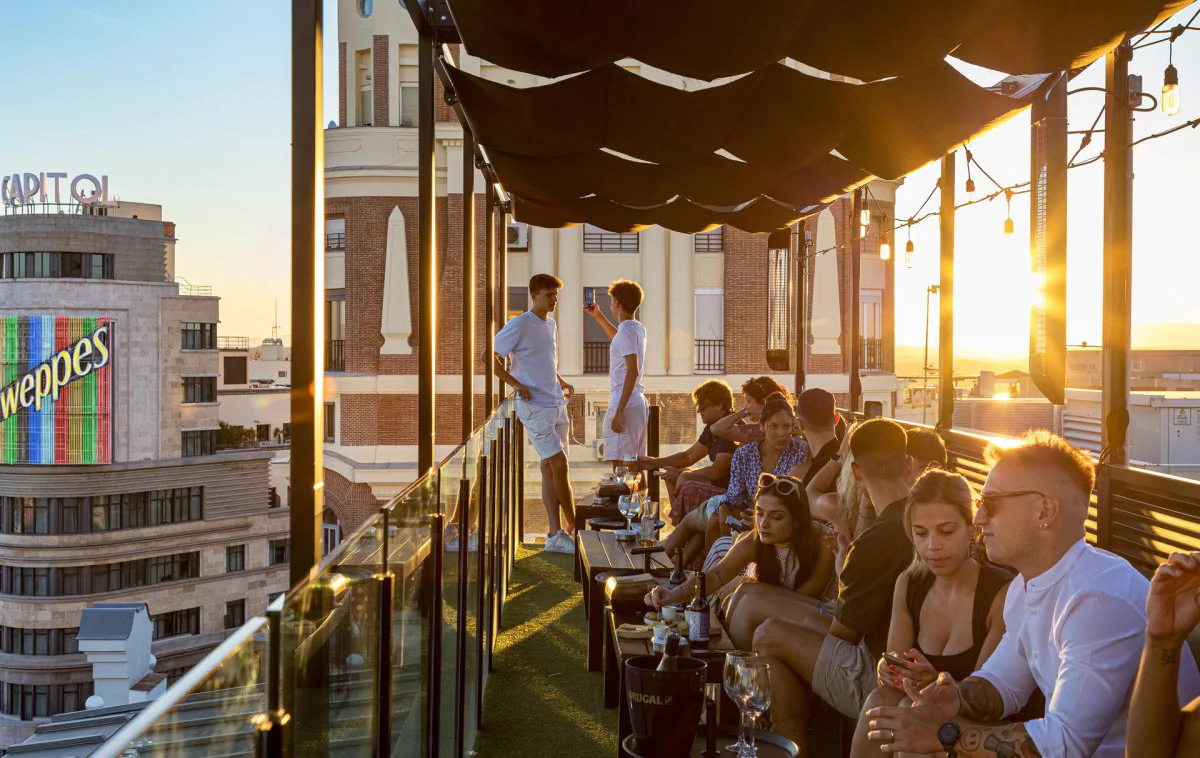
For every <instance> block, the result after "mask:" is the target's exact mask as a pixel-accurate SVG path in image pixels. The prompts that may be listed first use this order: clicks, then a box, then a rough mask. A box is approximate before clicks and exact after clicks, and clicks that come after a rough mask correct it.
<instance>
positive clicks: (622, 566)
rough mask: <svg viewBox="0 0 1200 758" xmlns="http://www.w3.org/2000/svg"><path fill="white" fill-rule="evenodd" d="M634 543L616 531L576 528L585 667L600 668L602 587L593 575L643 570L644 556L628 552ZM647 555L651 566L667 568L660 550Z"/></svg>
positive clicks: (601, 656) (602, 637) (594, 669)
mask: <svg viewBox="0 0 1200 758" xmlns="http://www.w3.org/2000/svg"><path fill="white" fill-rule="evenodd" d="M636 547H637V542H635V541H631V542H621V541H618V540H617V535H616V533H615V532H609V531H603V532H595V531H591V530H587V531H582V530H576V531H575V576H576V577H577V578H579V579H580V580H581V581H582V583H583V614H584V617H585V618H586V619H587V622H588V641H587V669H588V671H599V670H600V668H601V664H602V663H603V655H604V605H605V602H604V600H605V598H604V588H603V587H600V586H598V585H597V583H596V577H598V576H599V575H600V574H604V573H618V574H637V573H641V572H642V571H644V570H645V568H646V561H645V556H641V555H630V554H629V551H630V550H632V549H633V548H636ZM650 558H651V562H650V565H651V568H666V569H669V568H670V564H668V563H667V562H666V561H664V560H663V558H662V553H658V554H655V555H652V556H650Z"/></svg>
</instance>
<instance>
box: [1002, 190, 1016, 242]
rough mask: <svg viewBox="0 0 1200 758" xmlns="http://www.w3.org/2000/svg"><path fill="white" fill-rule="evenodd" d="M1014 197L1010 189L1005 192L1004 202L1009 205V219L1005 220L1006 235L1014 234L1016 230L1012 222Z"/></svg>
mask: <svg viewBox="0 0 1200 758" xmlns="http://www.w3.org/2000/svg"><path fill="white" fill-rule="evenodd" d="M1012 196H1013V191H1012V190H1010V189H1006V190H1004V202H1005V203H1007V204H1008V218H1006V219H1004V233H1005V234H1012V233H1013V232H1014V231H1015V229H1014V227H1013V220H1012Z"/></svg>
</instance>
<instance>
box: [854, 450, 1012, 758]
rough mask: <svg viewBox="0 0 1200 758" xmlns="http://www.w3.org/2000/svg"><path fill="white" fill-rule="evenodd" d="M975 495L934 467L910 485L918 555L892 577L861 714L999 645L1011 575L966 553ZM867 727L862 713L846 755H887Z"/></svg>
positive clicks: (961, 669) (909, 521) (908, 524)
mask: <svg viewBox="0 0 1200 758" xmlns="http://www.w3.org/2000/svg"><path fill="white" fill-rule="evenodd" d="M972 500H973V498H972V494H971V487H970V485H968V484H967V480H966V479H964V478H963V477H962V476H961V475H959V474H952V473H949V472H947V471H942V470H938V469H934V470H930V471H927V472H926V473H925V474H924V475H923V476H922V477H921V478H920V479H918V480H917V482H916V484H914V485H913V488H912V492H911V494H910V495H909V498H908V504H907V505H906V506H905V510H904V526H905V530H906V531H907V532H908V537H909V539H910V540H912V543H913V546H914V547H915V548H916V558H915V560H914V561H913V565H912V566H911V567H910V568H909V569H908V570H907V571H906V572H904V573H903V574H901V575H900V578H899V580H898V581H897V582H896V590H895V594H894V596H893V598H892V622H891V627H890V628H889V630H888V648H887V649H888V652H885V653H884V657H883V658H881V659H880V661H879V664H878V668H877V670H876V671H877V674H878V677H879V687H878V688H877V689H876V690H875V691H874V692H872V693H871V694H870V696H868V697H867V702H866V704H865V705H864V706H863V711H862V712H863V714H866V713H867V711H870V710H871V709H872V708H876V707H879V706H883V705H897V704H900V703H901V702H902V701H904V700H906V699H907V698H909V697H911V695H912V694H914V693H916V692H918V691H920V690H921V688H923V687H925V686H926V685H928V684H930V683H931V682H933V681H934V680H935V679H937V676H938V673H939V672H941V671H946V672H948V673H949V674H950V675H951V676H953V677H954V678H955V680H956V681H962V680H963V679H965V678H966V677H968V676H970V675H971V674H972V673H973V672H975V671H977V670H978V669H979V667H980V666H982V665H983V662H984V661H986V660H987V659H988V656H990V655H991V654H992V651H994V650H995V649H996V645H998V644H999V643H1000V638H1001V637H1002V636H1003V635H1004V598H1005V594H1006V592H1007V589H1008V583H1009V581H1010V580H1011V579H1012V574H1010V573H1009V572H1007V571H1004V570H1003V569H1000V568H997V567H996V566H993V565H991V564H989V563H986V562H982V561H979V560H976V559H975V558H973V557H971V550H970V548H971V541H972V540H971V537H972V534H973V527H972V520H973V517H974V514H973V512H972V509H971V507H972ZM867 731H868V730H867V718H866V716H865V715H864V716H862V717H860V718H859V721H858V728H857V729H856V730H855V733H854V744H853V746H852V748H851V751H850V754H851V756H854V758H862V757H863V756H871V755H885V753H882V752H881V750H880V743H878V742H872V741H871V740H869V739H867Z"/></svg>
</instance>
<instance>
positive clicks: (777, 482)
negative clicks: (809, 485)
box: [758, 471, 804, 497]
mask: <svg viewBox="0 0 1200 758" xmlns="http://www.w3.org/2000/svg"><path fill="white" fill-rule="evenodd" d="M768 487H774V488H775V489H776V490H777V491H778V492H779V494H780V495H783V496H784V497H791V496H792V495H794V494H796V492H798V491H800V490H801V489H803V488H804V484H803V482H801V481H800V480H798V479H796V478H794V477H790V476H775V475H774V474H772V473H770V472H767V471H764V472H762V473H761V474H759V475H758V488H759V489H760V490H764V489H766V488H768Z"/></svg>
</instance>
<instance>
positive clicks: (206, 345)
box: [182, 321, 217, 350]
mask: <svg viewBox="0 0 1200 758" xmlns="http://www.w3.org/2000/svg"><path fill="white" fill-rule="evenodd" d="M182 331H183V349H184V350H216V349H217V325H216V324H207V323H202V322H198V321H184V322H183V327H182Z"/></svg>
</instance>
